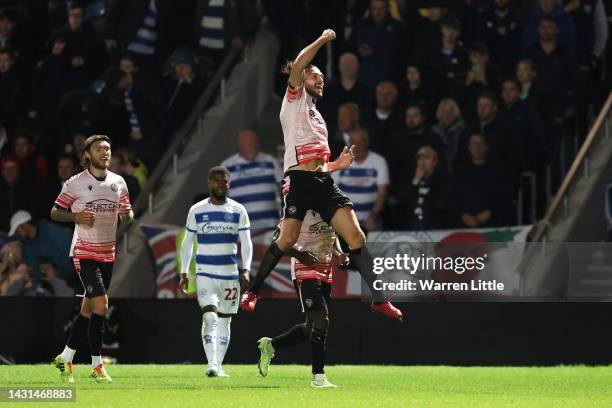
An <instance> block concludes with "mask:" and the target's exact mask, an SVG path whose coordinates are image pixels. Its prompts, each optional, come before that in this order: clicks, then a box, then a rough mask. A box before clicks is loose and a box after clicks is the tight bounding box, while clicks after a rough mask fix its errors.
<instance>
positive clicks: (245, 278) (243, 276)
mask: <svg viewBox="0 0 612 408" xmlns="http://www.w3.org/2000/svg"><path fill="white" fill-rule="evenodd" d="M239 279H240V290H241V291H242V292H245V291H246V290H247V289H248V288H249V283H250V282H251V272H250V271H249V270H248V269H242V272H241V273H240V276H239Z"/></svg>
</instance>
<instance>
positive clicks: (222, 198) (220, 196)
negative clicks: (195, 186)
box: [210, 190, 227, 201]
mask: <svg viewBox="0 0 612 408" xmlns="http://www.w3.org/2000/svg"><path fill="white" fill-rule="evenodd" d="M210 195H211V196H212V197H213V198H214V199H215V200H218V201H225V199H226V198H227V192H223V193H217V192H216V191H214V190H213V191H211V192H210Z"/></svg>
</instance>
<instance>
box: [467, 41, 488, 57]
mask: <svg viewBox="0 0 612 408" xmlns="http://www.w3.org/2000/svg"><path fill="white" fill-rule="evenodd" d="M470 52H475V53H477V54H481V55H489V47H487V44H486V43H484V42H482V41H475V42H474V43H472V45H471V47H470Z"/></svg>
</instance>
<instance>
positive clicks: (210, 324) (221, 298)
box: [179, 166, 253, 377]
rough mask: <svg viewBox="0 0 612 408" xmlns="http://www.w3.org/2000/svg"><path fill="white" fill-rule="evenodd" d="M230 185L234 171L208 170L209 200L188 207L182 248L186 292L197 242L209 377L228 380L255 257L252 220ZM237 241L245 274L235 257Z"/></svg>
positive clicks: (203, 339)
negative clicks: (235, 328) (235, 324)
mask: <svg viewBox="0 0 612 408" xmlns="http://www.w3.org/2000/svg"><path fill="white" fill-rule="evenodd" d="M229 183H230V173H229V171H228V170H227V169H226V168H225V167H222V166H217V167H213V168H211V169H210V170H209V171H208V188H209V190H210V198H207V199H205V200H202V201H200V202H199V203H196V204H194V205H193V206H192V207H191V208H190V209H189V214H188V215H187V223H186V229H187V232H186V234H185V239H184V240H183V244H182V248H181V280H180V282H179V288H180V289H181V290H184V289H185V288H186V287H187V285H188V283H189V278H188V273H189V264H190V263H191V257H192V252H193V244H194V240H197V251H196V288H197V296H198V303H199V305H200V308H201V310H202V344H203V345H204V353H205V354H206V360H207V361H208V366H207V368H206V375H207V376H209V377H228V375H227V374H225V372H224V371H223V367H222V364H223V359H224V358H225V353H226V352H227V348H228V346H229V341H230V324H231V322H232V316H233V315H235V314H236V313H237V312H238V303H239V298H240V287H241V285H245V284H247V283H248V281H249V270H250V269H251V259H252V257H253V244H252V242H251V233H250V231H249V230H250V223H249V216H248V214H247V212H246V209H245V208H244V206H243V205H242V204H239V203H238V202H236V201H234V200H232V199H231V198H228V197H227V190H228V189H229ZM238 238H240V251H241V256H242V267H243V268H242V271H239V269H238V262H237V259H236V255H237V253H238V245H237V240H238Z"/></svg>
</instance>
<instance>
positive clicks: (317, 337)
mask: <svg viewBox="0 0 612 408" xmlns="http://www.w3.org/2000/svg"><path fill="white" fill-rule="evenodd" d="M326 339H327V332H325V331H321V330H318V329H312V332H311V333H310V350H311V352H312V373H313V374H323V373H325V371H324V368H323V367H324V366H325V341H326Z"/></svg>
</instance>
